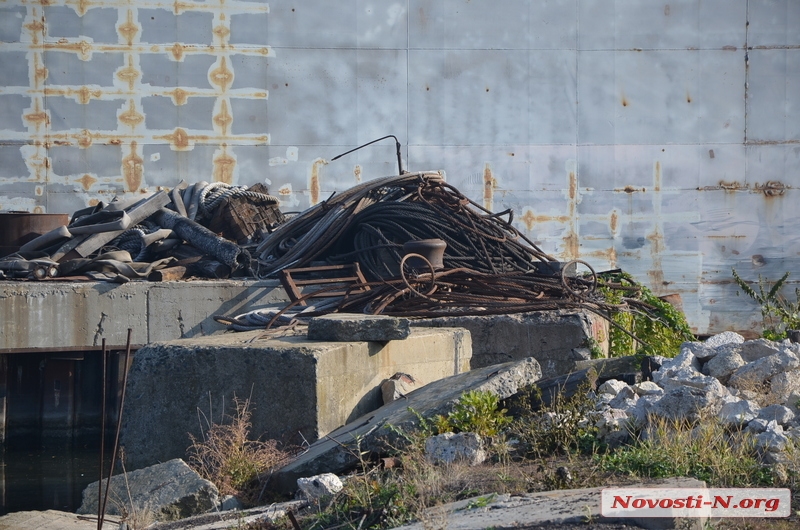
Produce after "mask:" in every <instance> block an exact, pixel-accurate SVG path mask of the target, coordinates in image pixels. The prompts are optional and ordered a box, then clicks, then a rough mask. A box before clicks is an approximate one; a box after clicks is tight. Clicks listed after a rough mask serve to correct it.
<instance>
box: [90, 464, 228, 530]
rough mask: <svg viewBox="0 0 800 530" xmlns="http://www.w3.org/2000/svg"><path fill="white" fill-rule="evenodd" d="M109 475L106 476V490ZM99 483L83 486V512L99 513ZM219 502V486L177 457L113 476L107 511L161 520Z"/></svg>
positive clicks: (186, 515)
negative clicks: (142, 515) (144, 514)
mask: <svg viewBox="0 0 800 530" xmlns="http://www.w3.org/2000/svg"><path fill="white" fill-rule="evenodd" d="M107 483H108V479H104V480H103V491H105V488H106V484H107ZM97 490H98V484H97V482H93V483H92V484H89V485H88V486H87V487H86V489H85V490H83V503H82V504H81V506H80V508H78V512H77V513H79V514H94V515H97V495H98V491H97ZM218 504H219V493H218V492H217V487H216V486H215V485H214V484H212V483H211V482H209V481H208V480H206V479H204V478H202V477H200V475H198V474H197V473H195V471H194V470H192V468H190V467H189V466H188V465H186V462H184V461H183V460H181V459H180V458H175V459H173V460H169V461H168V462H164V463H163V464H156V465H154V466H150V467H146V468H144V469H137V470H136V471H131V472H129V473H127V476H126V475H115V476H113V477H111V487H110V489H109V493H108V504H107V505H106V513H107V514H109V515H122V513H125V512H127V513H139V514H143V513H150V514H151V515H152V516H153V518H154V519H155V520H157V521H175V520H178V519H183V518H185V517H190V516H192V515H197V514H200V513H203V512H206V511H208V510H211V509H213V508H215V507H216V506H217V505H218Z"/></svg>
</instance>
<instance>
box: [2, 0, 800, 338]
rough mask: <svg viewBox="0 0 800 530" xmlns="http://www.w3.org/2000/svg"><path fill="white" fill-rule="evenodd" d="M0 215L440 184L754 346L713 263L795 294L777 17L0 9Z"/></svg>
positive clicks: (787, 118)
mask: <svg viewBox="0 0 800 530" xmlns="http://www.w3.org/2000/svg"><path fill="white" fill-rule="evenodd" d="M0 58H2V64H3V73H2V76H0V177H2V180H0V209H3V210H23V211H36V212H50V213H70V212H72V211H74V210H76V209H78V208H80V207H83V206H85V205H88V204H93V203H96V202H97V201H99V200H108V199H109V198H110V197H112V196H114V195H117V194H132V193H141V192H146V191H153V190H156V189H158V188H160V187H170V186H172V185H174V184H176V183H177V182H179V181H180V180H181V179H186V180H187V181H190V182H194V181H199V180H208V181H211V180H218V181H224V182H230V183H236V184H243V185H252V184H254V183H256V182H266V183H267V184H268V185H269V186H270V188H271V191H272V193H274V194H276V195H278V196H279V197H280V198H281V200H282V204H281V207H282V209H283V210H284V211H296V210H301V209H304V208H306V207H308V206H309V205H311V204H314V203H316V202H319V201H320V200H324V199H325V198H326V197H327V196H328V195H330V193H332V192H334V191H337V190H342V189H344V188H346V187H349V186H351V185H353V184H356V183H358V182H360V181H362V180H364V179H370V178H375V177H379V176H384V175H389V174H394V173H396V169H395V157H394V146H393V145H392V144H391V142H387V143H386V145H381V144H376V145H374V146H371V147H370V148H368V149H364V150H361V151H358V152H356V153H353V154H350V155H348V156H347V157H344V158H342V159H341V160H337V161H335V162H330V160H331V158H333V157H334V156H335V155H337V154H339V153H342V152H344V151H347V150H349V149H351V148H353V147H355V146H357V145H359V144H361V143H365V142H368V141H370V140H372V139H374V138H378V137H381V136H384V135H386V134H395V135H397V136H398V137H399V138H400V140H401V141H402V142H403V143H404V144H405V146H404V148H403V156H404V159H405V160H404V163H405V165H406V167H407V168H409V169H411V170H427V169H443V170H445V171H446V174H447V176H448V180H449V181H450V182H451V183H452V184H454V185H455V186H457V187H458V188H460V189H461V190H463V191H464V192H466V193H468V195H469V196H470V197H472V198H473V199H475V200H478V201H480V202H482V203H483V204H484V205H486V206H487V207H489V208H491V209H493V210H495V211H500V210H503V209H506V208H513V209H514V210H515V212H516V218H515V222H516V224H517V226H518V227H519V228H521V229H523V230H525V232H526V234H527V235H528V236H530V237H532V239H534V240H536V241H537V243H539V244H540V245H541V246H542V247H543V249H545V250H546V251H548V252H550V253H552V254H554V255H556V256H558V257H559V258H561V259H569V258H577V257H581V258H584V259H587V260H589V261H590V262H592V263H594V264H595V265H596V267H597V268H599V269H602V268H611V267H621V268H624V269H625V270H627V271H629V272H631V273H632V274H634V276H636V277H637V278H639V279H641V280H642V281H645V282H646V283H647V284H648V285H649V286H650V287H651V288H653V289H654V290H655V291H656V292H658V293H662V294H668V293H676V292H677V293H680V294H681V295H682V298H683V303H684V308H685V309H686V311H687V313H688V316H689V319H690V322H691V324H692V325H693V326H694V328H695V329H696V330H697V331H698V332H701V333H705V332H715V331H720V330H722V329H727V328H735V329H756V328H758V326H759V318H760V317H759V314H758V311H757V308H756V307H755V306H754V305H752V304H750V303H749V301H748V300H746V299H743V298H736V297H735V293H736V290H737V289H736V287H735V285H734V284H732V279H731V272H730V269H731V268H732V267H735V268H736V269H737V271H739V272H740V274H741V275H742V276H743V277H745V278H748V279H753V280H754V279H757V276H758V274H759V273H760V274H763V275H764V276H765V277H769V278H777V277H779V276H780V275H781V274H782V273H783V272H785V271H791V272H792V273H793V277H794V278H797V277H798V276H800V261H798V253H800V241H798V236H796V235H795V234H796V233H798V232H799V231H800V230H799V229H800V221H798V220H797V216H796V215H795V211H794V208H793V207H792V205H793V203H794V202H796V199H797V196H798V191H797V187H798V182H800V115H798V113H800V110H798V109H800V3H798V2H796V1H794V0H770V1H766V0H759V1H754V0H749V1H748V0H702V1H701V0H674V1H668V2H649V1H646V0H613V1H612V0H554V1H548V2H538V1H534V0H506V1H503V2H480V1H474V0H473V1H468V0H400V1H392V2H375V1H369V0H342V1H339V2H335V3H332V2H328V1H323V0H308V1H306V2H288V1H285V0H278V1H273V2H270V3H267V2H262V1H256V0H251V1H247V0H207V1H199V0H185V1H180V0H173V1H167V0H93V1H91V2H89V1H85V0H0Z"/></svg>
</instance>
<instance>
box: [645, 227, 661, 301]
mask: <svg viewBox="0 0 800 530" xmlns="http://www.w3.org/2000/svg"><path fill="white" fill-rule="evenodd" d="M647 239H648V240H649V241H650V243H651V247H650V255H651V256H652V258H653V268H652V269H650V270H648V271H647V276H648V277H649V278H650V282H651V285H652V286H653V288H654V290H656V291H657V290H658V289H659V287H661V286H662V285H665V283H664V271H663V269H662V267H661V254H662V253H663V252H664V235H663V234H662V233H661V230H660V229H659V228H658V227H656V228H655V230H653V232H652V233H651V234H649V235H648V236H647Z"/></svg>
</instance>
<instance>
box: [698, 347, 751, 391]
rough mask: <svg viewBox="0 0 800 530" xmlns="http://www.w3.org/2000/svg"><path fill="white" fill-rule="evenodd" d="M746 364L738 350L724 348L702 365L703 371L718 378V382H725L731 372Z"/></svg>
mask: <svg viewBox="0 0 800 530" xmlns="http://www.w3.org/2000/svg"><path fill="white" fill-rule="evenodd" d="M745 364H747V363H746V362H745V360H744V359H742V356H741V355H739V352H738V351H736V350H732V349H726V350H725V351H723V352H722V353H719V354H718V355H717V356H716V357H714V358H713V359H711V360H710V361H708V362H707V363H706V364H705V366H703V373H704V374H706V375H709V376H711V377H716V378H717V379H719V381H720V383H722V384H727V383H728V380H729V379H730V378H731V375H732V374H733V372H735V371H736V370H738V369H739V368H741V367H742V366H744V365H745Z"/></svg>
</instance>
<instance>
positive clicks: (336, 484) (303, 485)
mask: <svg viewBox="0 0 800 530" xmlns="http://www.w3.org/2000/svg"><path fill="white" fill-rule="evenodd" d="M343 487H344V484H342V481H341V480H340V479H339V477H337V476H336V475H334V474H333V473H322V474H321V475H314V476H313V477H306V478H299V479H297V489H298V490H300V491H301V492H302V493H303V495H305V497H306V498H307V499H310V500H316V499H321V498H322V497H327V496H331V495H334V494H336V493H338V492H340V491H341V490H342V488H343Z"/></svg>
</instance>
